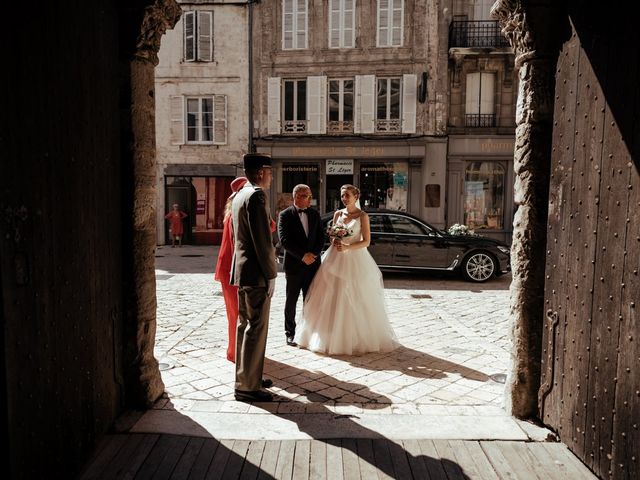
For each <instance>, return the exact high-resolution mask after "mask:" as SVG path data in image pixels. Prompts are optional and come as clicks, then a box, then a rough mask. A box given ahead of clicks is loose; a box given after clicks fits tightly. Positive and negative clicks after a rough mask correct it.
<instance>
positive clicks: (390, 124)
mask: <svg viewBox="0 0 640 480" xmlns="http://www.w3.org/2000/svg"><path fill="white" fill-rule="evenodd" d="M401 131H402V123H401V121H400V119H395V120H376V132H378V133H399V132H401Z"/></svg>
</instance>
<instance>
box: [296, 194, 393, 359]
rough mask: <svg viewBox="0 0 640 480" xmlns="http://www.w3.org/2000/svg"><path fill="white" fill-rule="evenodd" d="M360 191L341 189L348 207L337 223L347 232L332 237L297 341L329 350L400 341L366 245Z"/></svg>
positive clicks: (378, 347)
mask: <svg viewBox="0 0 640 480" xmlns="http://www.w3.org/2000/svg"><path fill="white" fill-rule="evenodd" d="M359 196H360V190H358V188H357V187H355V186H353V185H343V186H342V187H341V188H340V198H341V200H342V203H343V204H344V206H345V208H344V209H342V210H337V211H336V213H335V214H334V216H333V225H338V226H343V227H345V228H346V229H347V230H348V231H349V232H350V235H348V236H347V237H342V238H341V239H339V238H333V239H332V242H331V246H330V247H329V248H328V249H327V251H326V252H325V253H324V255H323V257H322V264H321V265H320V269H319V270H318V273H316V275H315V277H314V279H313V282H312V283H311V286H310V287H309V291H308V292H307V297H306V299H305V302H304V309H303V318H302V320H301V322H300V324H299V325H298V327H297V328H296V335H295V342H296V343H297V344H298V345H299V346H300V347H303V348H307V349H309V350H312V351H314V352H321V353H327V354H330V355H353V354H363V353H368V352H387V351H391V350H393V349H394V348H396V347H397V346H398V342H397V339H396V336H395V334H394V333H393V329H392V328H391V325H390V324H389V319H388V318H387V311H386V307H385V303H384V285H383V283H382V274H381V273H380V269H379V268H378V265H376V262H375V260H374V259H373V257H372V256H371V254H370V253H369V251H368V250H367V247H368V246H369V242H370V237H371V232H370V227H369V216H368V215H367V214H366V213H365V212H363V211H362V210H361V209H360V208H359V202H358V198H359Z"/></svg>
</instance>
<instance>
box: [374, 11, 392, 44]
mask: <svg viewBox="0 0 640 480" xmlns="http://www.w3.org/2000/svg"><path fill="white" fill-rule="evenodd" d="M389 1H390V0H378V12H377V13H378V15H377V17H378V18H377V20H378V21H377V25H378V28H377V35H376V37H377V38H376V46H378V47H388V46H389V29H390V27H391V25H389V21H390V18H389Z"/></svg>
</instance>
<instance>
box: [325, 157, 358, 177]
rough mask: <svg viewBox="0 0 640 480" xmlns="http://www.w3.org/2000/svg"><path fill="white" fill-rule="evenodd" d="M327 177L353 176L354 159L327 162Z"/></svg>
mask: <svg viewBox="0 0 640 480" xmlns="http://www.w3.org/2000/svg"><path fill="white" fill-rule="evenodd" d="M327 175H353V159H350V160H332V159H330V160H327Z"/></svg>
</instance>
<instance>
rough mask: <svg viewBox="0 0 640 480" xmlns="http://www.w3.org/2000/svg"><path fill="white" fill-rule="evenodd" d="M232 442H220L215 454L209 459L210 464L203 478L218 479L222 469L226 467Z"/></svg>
mask: <svg viewBox="0 0 640 480" xmlns="http://www.w3.org/2000/svg"><path fill="white" fill-rule="evenodd" d="M233 443H234V442H233V440H220V443H219V444H218V448H216V453H215V454H214V455H213V458H212V459H211V464H209V468H208V469H207V475H206V476H205V478H220V474H221V473H222V472H224V467H226V466H227V462H228V461H229V456H230V454H231V450H232V449H233Z"/></svg>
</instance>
